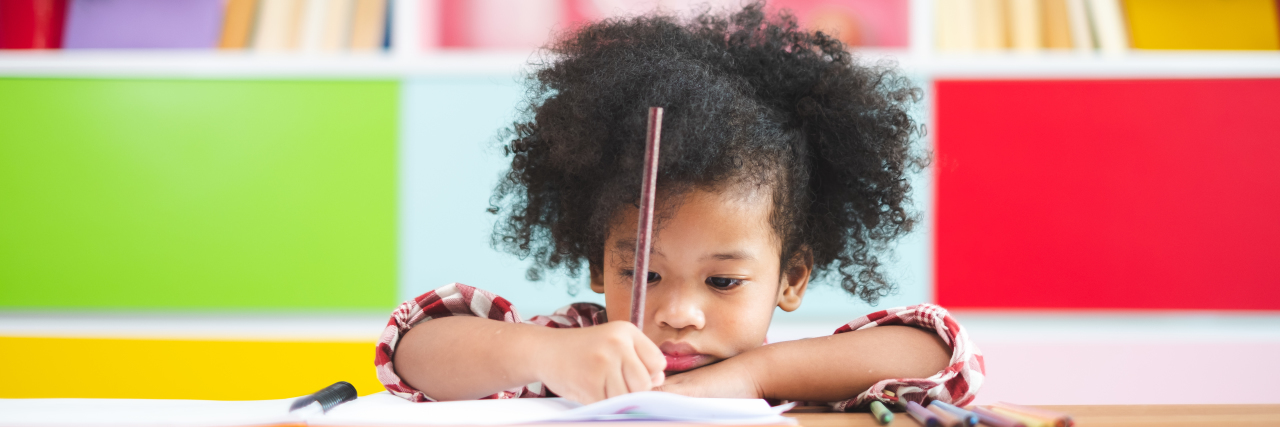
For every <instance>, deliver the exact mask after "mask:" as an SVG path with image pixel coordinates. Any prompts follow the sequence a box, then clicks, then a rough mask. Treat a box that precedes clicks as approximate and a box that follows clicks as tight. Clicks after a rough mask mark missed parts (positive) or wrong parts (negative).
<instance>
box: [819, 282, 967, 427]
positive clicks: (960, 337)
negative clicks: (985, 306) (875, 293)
mask: <svg viewBox="0 0 1280 427" xmlns="http://www.w3.org/2000/svg"><path fill="white" fill-rule="evenodd" d="M886 325H906V326H915V327H918V328H921V329H925V330H928V331H930V332H933V333H936V334H938V336H939V337H941V338H942V341H943V342H944V343H946V344H947V345H949V346H951V362H950V364H949V365H947V367H946V369H943V370H942V371H940V372H938V373H936V374H933V375H932V376H930V377H928V378H893V379H887V380H883V381H880V382H878V383H875V384H874V385H872V386H871V388H870V389H868V390H867V391H864V392H862V393H861V394H859V395H858V396H857V397H854V398H852V399H849V400H845V401H841V402H833V403H832V404H831V406H832V408H833V409H835V410H836V411H855V410H863V409H865V408H866V407H867V406H868V405H870V404H871V402H872V401H875V400H879V401H881V402H884V403H889V404H893V403H899V402H903V403H905V402H906V401H908V400H911V401H915V402H917V403H920V404H927V403H928V402H931V401H934V400H941V401H943V402H947V403H951V404H954V405H956V406H964V405H967V404H969V403H970V402H972V401H973V398H974V396H976V395H977V392H978V388H979V387H981V386H982V382H983V379H984V378H985V375H986V367H985V366H984V364H983V361H982V352H981V351H979V350H978V347H977V346H975V345H973V343H972V342H970V341H969V334H968V333H967V332H965V330H964V328H963V327H961V326H960V324H959V323H957V322H956V320H955V318H953V317H951V314H950V313H948V312H947V310H946V309H944V308H942V307H939V306H936V305H933V304H920V305H913V306H909V307H898V308H891V309H888V310H881V311H877V312H875V313H871V314H868V315H866V316H863V317H861V318H858V319H856V320H854V321H852V322H849V323H848V324H846V325H844V326H841V327H840V328H839V329H836V331H835V333H836V334H842V333H845V332H851V331H859V330H863V329H870V328H874V327H877V326H886Z"/></svg>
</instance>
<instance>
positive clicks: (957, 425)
mask: <svg viewBox="0 0 1280 427" xmlns="http://www.w3.org/2000/svg"><path fill="white" fill-rule="evenodd" d="M925 409H928V410H929V411H930V412H933V415H934V416H937V417H938V422H940V423H942V426H943V427H965V424H964V421H961V420H960V417H957V416H955V415H951V413H949V412H947V411H944V410H942V408H939V407H938V406H937V405H929V406H926V407H925Z"/></svg>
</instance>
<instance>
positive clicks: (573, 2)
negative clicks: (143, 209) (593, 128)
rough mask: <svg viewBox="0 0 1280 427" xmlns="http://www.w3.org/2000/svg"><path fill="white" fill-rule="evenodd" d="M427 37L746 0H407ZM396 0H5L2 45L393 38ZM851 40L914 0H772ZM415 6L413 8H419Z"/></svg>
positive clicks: (524, 32) (369, 43) (860, 39)
mask: <svg viewBox="0 0 1280 427" xmlns="http://www.w3.org/2000/svg"><path fill="white" fill-rule="evenodd" d="M403 1H404V2H412V3H402V4H411V5H415V6H417V7H416V8H412V9H411V8H407V7H402V8H401V9H404V10H403V11H399V12H403V13H413V14H415V15H417V16H410V17H407V18H410V19H412V20H413V22H414V23H415V24H416V25H417V26H418V27H419V32H420V35H419V37H420V38H419V39H416V40H411V42H412V43H413V44H415V45H417V46H419V47H421V48H423V49H510V50H528V49H533V48H537V47H539V46H542V45H544V44H545V43H546V42H547V41H548V39H549V38H550V37H552V36H554V34H555V33H556V32H558V31H563V30H566V29H571V28H574V27H576V26H578V25H581V24H582V23H584V22H589V21H595V20H600V19H605V18H611V17H616V16H624V15H634V14H640V13H645V12H648V11H652V10H655V9H659V10H666V11H671V12H675V13H682V14H687V13H694V12H697V11H700V10H706V9H716V10H722V9H733V8H737V7H741V4H742V0H403ZM396 3H398V1H396V0H390V1H389V0H0V49H59V48H65V49H95V48H98V49H101V48H106V49H148V48H151V49H213V48H221V49H250V50H261V51H276V52H279V51H304V52H308V51H321V52H324V51H343V50H354V51H361V50H374V49H378V48H379V47H381V48H384V49H385V48H389V47H390V43H391V40H390V37H389V35H390V24H391V22H392V19H391V14H392V13H393V12H397V11H393V10H392V9H393V7H392V6H394V5H395V4H396ZM768 7H769V8H771V9H774V10H778V9H787V10H789V11H791V12H792V13H793V14H794V15H795V16H796V17H797V18H798V19H799V20H800V22H801V24H802V25H805V26H808V27H813V28H819V29H822V30H824V31H826V32H828V33H829V34H834V35H836V36H837V37H839V38H840V39H841V40H843V41H844V42H845V43H847V44H849V45H850V46H872V47H888V48H905V47H907V37H908V34H907V23H908V21H909V19H908V0H770V1H769V2H768ZM415 9H416V10H415Z"/></svg>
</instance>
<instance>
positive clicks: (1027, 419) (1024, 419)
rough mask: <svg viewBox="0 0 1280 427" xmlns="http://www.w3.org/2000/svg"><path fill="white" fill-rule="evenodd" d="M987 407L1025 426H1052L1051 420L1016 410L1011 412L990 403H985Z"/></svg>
mask: <svg viewBox="0 0 1280 427" xmlns="http://www.w3.org/2000/svg"><path fill="white" fill-rule="evenodd" d="M987 409H990V410H991V411H992V412H995V413H997V414H1000V415H1004V416H1005V418H1013V419H1015V420H1018V421H1019V422H1021V423H1022V424H1024V425H1026V426H1027V427H1053V420H1046V419H1043V418H1037V417H1033V416H1030V415H1026V414H1021V413H1017V412H1013V411H1009V410H1005V409H1000V408H997V407H995V406H990V405H987Z"/></svg>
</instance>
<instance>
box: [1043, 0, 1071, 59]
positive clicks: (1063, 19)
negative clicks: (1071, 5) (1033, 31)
mask: <svg viewBox="0 0 1280 427" xmlns="http://www.w3.org/2000/svg"><path fill="white" fill-rule="evenodd" d="M1040 16H1041V17H1042V18H1043V19H1042V21H1041V24H1040V28H1041V29H1042V30H1043V31H1044V32H1043V36H1042V38H1041V39H1042V40H1043V41H1044V47H1045V48H1046V49H1055V50H1063V49H1071V22H1070V21H1071V17H1070V13H1068V12H1067V0H1044V2H1043V3H1042V4H1041V14H1040Z"/></svg>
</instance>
